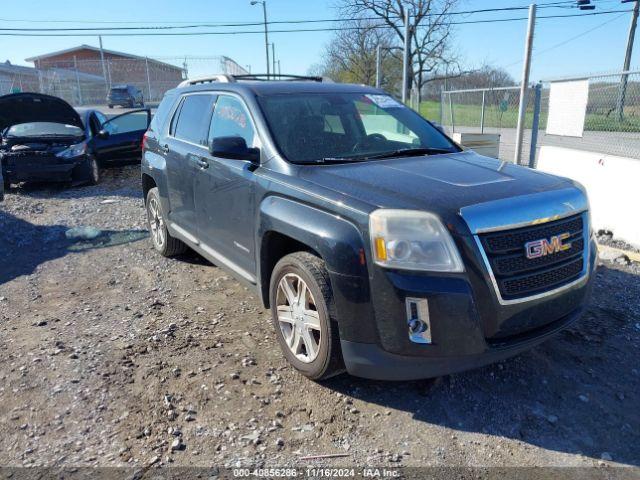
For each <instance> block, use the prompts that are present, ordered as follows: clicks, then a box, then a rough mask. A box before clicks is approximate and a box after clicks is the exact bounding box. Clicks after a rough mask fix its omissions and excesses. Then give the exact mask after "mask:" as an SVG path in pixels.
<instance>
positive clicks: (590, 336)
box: [0, 166, 640, 469]
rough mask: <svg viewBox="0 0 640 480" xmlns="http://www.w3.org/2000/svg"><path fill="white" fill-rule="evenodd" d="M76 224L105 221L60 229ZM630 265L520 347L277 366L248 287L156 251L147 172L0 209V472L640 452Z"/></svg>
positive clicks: (527, 462)
mask: <svg viewBox="0 0 640 480" xmlns="http://www.w3.org/2000/svg"><path fill="white" fill-rule="evenodd" d="M76 226H90V227H95V228H97V229H100V230H101V235H100V236H98V237H97V238H96V239H94V240H91V241H77V240H69V239H67V238H66V237H65V232H66V231H67V230H68V229H69V228H71V227H76ZM639 338H640V268H638V266H637V265H623V264H619V263H616V262H602V264H601V265H600V267H599V269H598V272H597V281H596V288H595V292H594V297H593V301H592V303H591V305H590V307H589V309H588V312H587V313H586V315H585V316H584V317H583V319H582V320H581V321H579V322H578V323H576V324H575V325H574V326H573V327H571V328H569V329H567V330H565V331H563V332H562V333H560V334H559V335H558V336H557V337H555V338H554V339H552V340H550V341H548V342H546V343H544V344H543V345H541V346H539V347H537V348H535V349H534V350H532V351H530V352H528V353H525V354H522V355H520V356H518V357H516V358H512V359H509V360H506V361H504V362H501V363H498V364H495V365H492V366H488V367H485V368H481V369H478V370H475V371H471V372H467V373H463V374H456V375H450V376H447V377H444V378H442V379H439V380H437V381H435V382H433V381H422V382H405V383H389V382H374V381H367V380H362V379H358V378H353V377H350V376H347V375H343V376H340V377H337V378H334V379H332V380H330V381H328V382H324V383H321V384H319V383H313V382H311V381H308V380H306V379H305V378H303V377H301V376H299V375H298V374H296V373H294V371H293V370H292V369H291V368H289V367H288V366H287V364H286V363H285V362H284V360H283V357H282V355H281V353H280V350H279V348H278V345H277V343H276V340H275V336H274V332H273V327H272V325H271V323H270V319H269V315H268V313H267V312H266V311H264V309H263V308H262V307H261V305H260V303H259V301H258V299H257V297H256V296H255V295H254V294H253V292H251V291H249V290H247V289H245V288H244V287H242V286H241V285H240V284H238V283H237V282H236V281H234V280H233V279H232V278H231V277H230V276H229V275H228V274H226V273H225V272H224V271H223V270H221V269H219V268H216V267H215V266H213V265H211V264H209V263H208V262H206V261H205V260H203V259H202V258H200V257H199V256H197V255H196V254H193V253H192V254H187V255H185V256H183V257H181V258H178V259H172V260H168V259H164V258H162V257H160V256H159V255H157V254H156V253H155V252H154V250H153V249H152V246H151V243H150V241H149V239H148V236H147V234H146V229H145V223H144V209H143V205H142V199H141V193H140V187H139V168H138V167H135V166H129V167H125V168H119V169H113V170H109V171H106V172H105V173H104V179H103V182H102V183H101V184H100V185H98V186H96V187H79V188H63V187H50V186H23V187H20V188H14V189H12V191H10V192H9V193H8V194H7V196H6V199H5V202H4V203H2V204H0V465H2V466H24V465H29V466H76V467H80V466H130V465H135V466H148V465H154V466H159V465H180V466H193V465H197V466H212V465H218V466H232V467H235V466H285V465H309V464H314V461H304V460H301V458H300V457H301V456H304V455H315V454H334V453H341V454H345V455H346V456H345V457H341V458H335V459H331V460H323V461H315V464H317V465H343V466H344V465H361V466H364V465H369V466H371V465H382V466H401V465H402V466H429V465H430V466H445V465H446V466H500V467H508V466H595V467H597V468H599V469H607V468H609V469H610V468H612V467H614V466H634V467H637V466H639V465H640V444H639V442H638V438H639V436H638V432H639V431H640V408H639V406H640V349H639V348H638V347H639V346H640V342H639Z"/></svg>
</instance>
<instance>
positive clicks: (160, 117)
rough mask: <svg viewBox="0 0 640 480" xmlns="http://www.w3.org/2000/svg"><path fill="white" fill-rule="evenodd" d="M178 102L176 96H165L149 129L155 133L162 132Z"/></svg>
mask: <svg viewBox="0 0 640 480" xmlns="http://www.w3.org/2000/svg"><path fill="white" fill-rule="evenodd" d="M175 101H176V96H175V95H165V96H164V98H163V99H162V101H161V102H160V105H158V109H157V110H156V113H155V114H154V115H153V118H152V119H151V125H149V128H150V129H151V130H153V131H154V132H160V131H161V130H162V126H163V125H164V124H165V123H166V122H167V118H168V117H169V113H170V112H171V107H173V105H174V103H175Z"/></svg>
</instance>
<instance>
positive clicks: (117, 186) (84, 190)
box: [5, 161, 142, 199]
mask: <svg viewBox="0 0 640 480" xmlns="http://www.w3.org/2000/svg"><path fill="white" fill-rule="evenodd" d="M132 177H135V178H137V179H139V178H140V162H139V161H138V162H130V161H126V162H125V161H122V162H118V163H115V162H114V163H110V164H109V165H107V166H105V167H103V168H102V170H101V179H100V183H99V184H98V185H72V184H70V183H47V182H26V183H21V184H19V185H13V186H12V187H11V189H9V190H8V191H6V192H5V193H13V194H16V195H24V196H28V197H31V198H37V199H50V198H56V199H66V198H69V199H77V198H88V197H110V196H111V197H128V198H140V199H141V198H142V185H141V184H139V185H137V184H134V186H133V187H132V186H131V183H132V182H131V179H132Z"/></svg>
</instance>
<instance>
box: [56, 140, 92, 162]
mask: <svg viewBox="0 0 640 480" xmlns="http://www.w3.org/2000/svg"><path fill="white" fill-rule="evenodd" d="M86 151H87V144H86V143H84V142H83V143H77V144H75V145H71V146H70V147H69V148H65V149H64V150H62V151H61V152H58V153H56V157H59V158H73V157H78V156H80V155H83V154H84V153H85V152H86Z"/></svg>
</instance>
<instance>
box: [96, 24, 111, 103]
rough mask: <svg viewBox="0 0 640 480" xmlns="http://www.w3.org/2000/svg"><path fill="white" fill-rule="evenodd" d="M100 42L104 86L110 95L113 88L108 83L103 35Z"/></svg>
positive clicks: (100, 36)
mask: <svg viewBox="0 0 640 480" xmlns="http://www.w3.org/2000/svg"><path fill="white" fill-rule="evenodd" d="M98 41H99V43H100V63H102V78H104V85H105V89H106V91H107V94H109V89H110V88H111V87H110V86H109V84H108V82H107V67H106V65H105V63H104V49H103V48H102V35H98Z"/></svg>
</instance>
